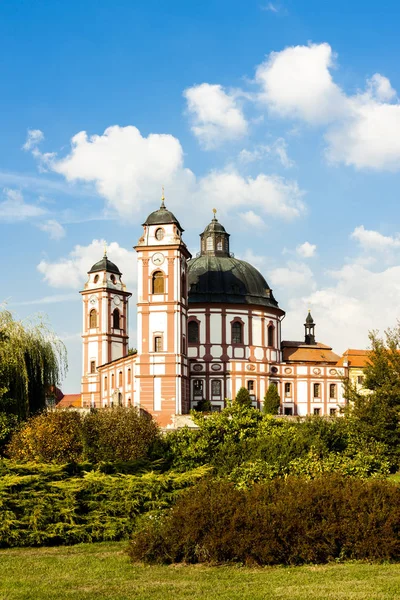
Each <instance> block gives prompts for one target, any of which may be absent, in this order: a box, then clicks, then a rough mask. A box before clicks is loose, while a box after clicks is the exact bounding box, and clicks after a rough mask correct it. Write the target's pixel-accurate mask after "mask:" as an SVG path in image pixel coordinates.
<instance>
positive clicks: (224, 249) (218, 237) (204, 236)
mask: <svg viewBox="0 0 400 600" xmlns="http://www.w3.org/2000/svg"><path fill="white" fill-rule="evenodd" d="M216 212H217V211H216V209H215V208H213V213H214V217H213V219H212V221H211V223H209V225H207V227H206V228H205V230H204V231H203V233H201V234H200V239H201V248H200V254H201V255H202V256H229V233H226V230H225V227H224V226H223V225H221V223H219V222H218V219H217V217H216V216H215V215H216Z"/></svg>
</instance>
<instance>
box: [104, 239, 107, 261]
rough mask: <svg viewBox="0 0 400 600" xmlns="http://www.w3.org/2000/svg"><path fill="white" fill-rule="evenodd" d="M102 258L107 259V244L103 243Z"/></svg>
mask: <svg viewBox="0 0 400 600" xmlns="http://www.w3.org/2000/svg"><path fill="white" fill-rule="evenodd" d="M104 258H107V242H104Z"/></svg>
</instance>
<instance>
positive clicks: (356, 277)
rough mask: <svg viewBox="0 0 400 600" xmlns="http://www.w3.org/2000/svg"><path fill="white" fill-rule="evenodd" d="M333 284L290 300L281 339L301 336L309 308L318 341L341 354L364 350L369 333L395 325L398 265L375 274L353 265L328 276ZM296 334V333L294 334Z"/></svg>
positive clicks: (399, 295) (399, 291)
mask: <svg viewBox="0 0 400 600" xmlns="http://www.w3.org/2000/svg"><path fill="white" fill-rule="evenodd" d="M328 275H330V277H331V279H332V281H331V284H330V285H327V286H317V287H316V288H315V290H314V291H313V292H312V293H309V294H307V295H304V297H300V298H299V297H298V296H296V297H292V299H291V300H290V301H289V303H288V305H287V306H286V310H287V314H286V319H285V321H284V329H285V333H284V337H285V338H286V339H288V337H293V336H296V337H297V338H298V339H299V337H301V334H302V331H303V330H302V323H303V322H304V317H305V315H306V311H307V308H308V307H311V311H312V315H313V317H314V320H315V321H316V324H317V327H316V337H317V341H320V342H323V343H325V344H329V345H332V346H333V348H334V350H336V351H337V352H339V353H341V352H343V351H344V350H345V349H346V348H348V347H351V348H366V347H367V346H368V332H369V331H370V330H372V329H379V330H380V331H381V332H382V331H384V330H385V329H387V328H388V327H392V326H394V325H395V324H396V321H397V319H398V317H399V306H400V265H396V266H393V267H389V268H387V269H384V270H382V271H378V272H374V271H372V270H370V269H368V268H366V267H365V266H363V265H361V264H358V263H352V264H348V265H345V266H344V267H342V268H341V269H338V270H337V271H333V272H330V273H328ZM296 332H298V333H296Z"/></svg>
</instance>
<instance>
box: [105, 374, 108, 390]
mask: <svg viewBox="0 0 400 600" xmlns="http://www.w3.org/2000/svg"><path fill="white" fill-rule="evenodd" d="M107 390H108V383H107V375H106V376H105V377H104V391H105V392H106V391H107Z"/></svg>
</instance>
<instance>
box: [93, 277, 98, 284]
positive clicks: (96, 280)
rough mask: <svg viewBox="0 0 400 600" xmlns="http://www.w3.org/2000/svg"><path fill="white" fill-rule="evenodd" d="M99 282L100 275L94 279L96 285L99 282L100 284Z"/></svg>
mask: <svg viewBox="0 0 400 600" xmlns="http://www.w3.org/2000/svg"><path fill="white" fill-rule="evenodd" d="M98 280H99V276H98V275H95V276H94V279H93V281H94V283H97V282H98Z"/></svg>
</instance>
